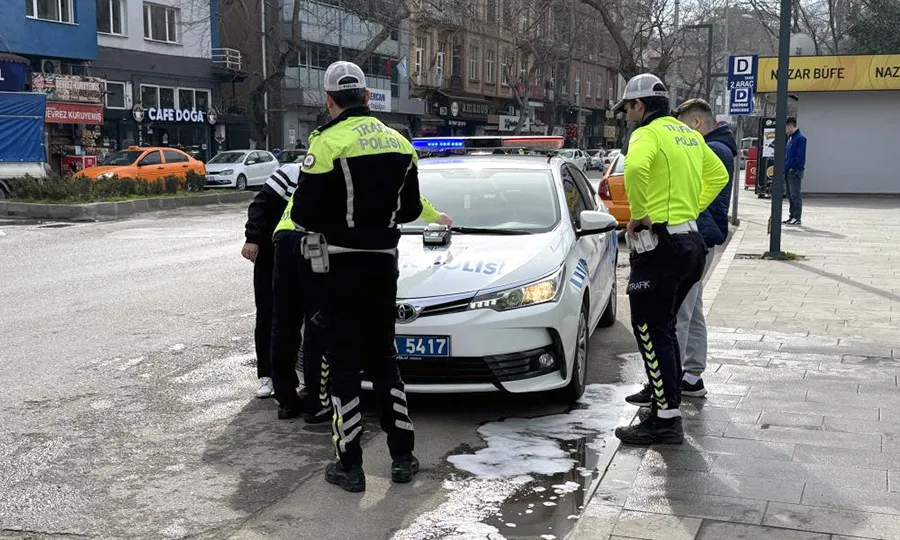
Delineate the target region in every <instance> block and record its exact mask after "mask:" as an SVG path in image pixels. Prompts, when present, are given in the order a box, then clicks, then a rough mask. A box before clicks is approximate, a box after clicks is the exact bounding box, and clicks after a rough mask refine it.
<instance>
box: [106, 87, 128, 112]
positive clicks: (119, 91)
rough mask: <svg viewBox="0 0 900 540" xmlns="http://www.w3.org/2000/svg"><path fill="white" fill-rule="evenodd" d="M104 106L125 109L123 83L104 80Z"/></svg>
mask: <svg viewBox="0 0 900 540" xmlns="http://www.w3.org/2000/svg"><path fill="white" fill-rule="evenodd" d="M106 108H107V109H125V108H127V105H126V103H125V83H122V82H113V81H106Z"/></svg>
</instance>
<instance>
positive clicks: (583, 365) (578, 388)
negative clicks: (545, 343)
mask: <svg viewBox="0 0 900 540" xmlns="http://www.w3.org/2000/svg"><path fill="white" fill-rule="evenodd" d="M587 311H588V308H587V304H585V305H583V306H582V308H581V314H580V315H579V317H578V331H577V332H576V334H575V336H576V337H575V358H574V359H573V360H572V379H571V381H569V384H568V386H566V387H565V388H563V389H562V390H560V391H559V398H560V401H562V402H563V403H567V404H568V403H573V402H575V401H576V400H578V398H580V397H581V396H582V394H584V388H585V386H587V361H588V352H589V350H590V347H589V343H590V338H591V336H590V333H589V332H588V314H587Z"/></svg>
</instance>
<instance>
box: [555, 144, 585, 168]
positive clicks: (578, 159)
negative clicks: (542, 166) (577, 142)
mask: <svg viewBox="0 0 900 540" xmlns="http://www.w3.org/2000/svg"><path fill="white" fill-rule="evenodd" d="M559 157H561V158H563V159H564V160H566V161H568V162H569V163H574V164H575V166H576V167H578V168H579V169H581V170H582V171H586V170H587V167H588V162H589V161H588V160H590V157H589V156H588V155H587V154H585V153H584V152H583V151H582V150H579V149H577V148H566V149H564V150H560V151H559Z"/></svg>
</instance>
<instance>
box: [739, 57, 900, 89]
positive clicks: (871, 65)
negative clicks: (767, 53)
mask: <svg viewBox="0 0 900 540" xmlns="http://www.w3.org/2000/svg"><path fill="white" fill-rule="evenodd" d="M777 74H778V58H774V57H768V58H760V59H759V78H758V80H757V84H756V89H757V92H776V91H777V90H778V88H777V87H778V76H777ZM865 90H900V54H882V55H867V56H793V57H791V60H790V62H789V63H788V91H789V92H854V91H865Z"/></svg>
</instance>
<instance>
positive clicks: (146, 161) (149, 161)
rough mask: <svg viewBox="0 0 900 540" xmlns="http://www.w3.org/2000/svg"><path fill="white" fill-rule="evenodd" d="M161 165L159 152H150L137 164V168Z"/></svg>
mask: <svg viewBox="0 0 900 540" xmlns="http://www.w3.org/2000/svg"><path fill="white" fill-rule="evenodd" d="M161 163H162V158H161V157H160V155H159V151H156V152H150V153H148V154H147V155H145V156H144V157H143V159H141V161H140V163H138V167H145V166H147V165H159V164H161Z"/></svg>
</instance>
